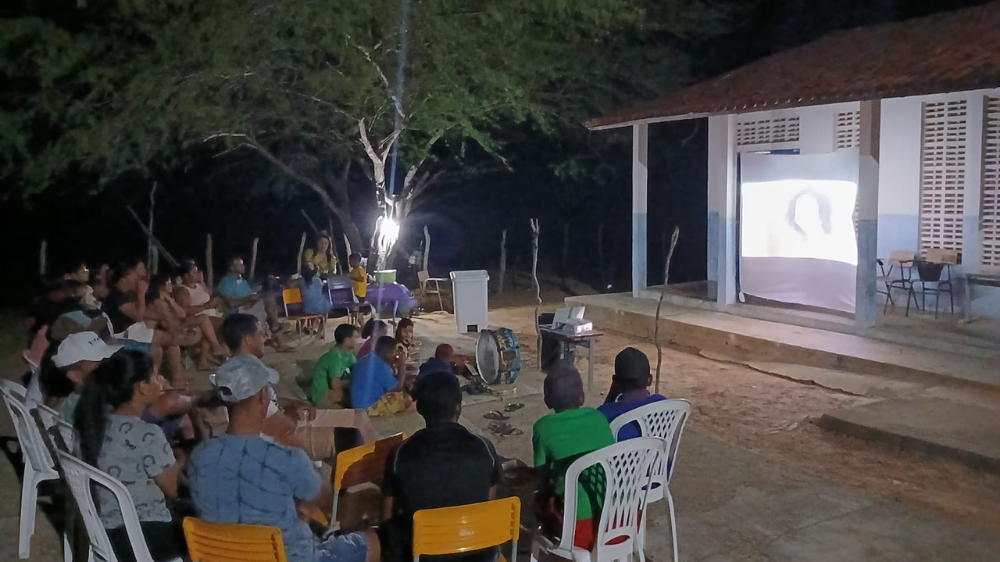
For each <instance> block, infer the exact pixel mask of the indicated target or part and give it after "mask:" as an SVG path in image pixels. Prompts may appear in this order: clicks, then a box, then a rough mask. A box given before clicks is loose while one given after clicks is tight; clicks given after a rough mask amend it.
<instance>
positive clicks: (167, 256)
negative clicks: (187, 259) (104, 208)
mask: <svg viewBox="0 0 1000 562" xmlns="http://www.w3.org/2000/svg"><path fill="white" fill-rule="evenodd" d="M125 208H126V209H128V212H129V214H131V215H132V218H133V219H135V222H136V224H138V225H139V228H141V229H142V232H143V233H144V234H145V235H146V236H147V237H148V238H149V239H150V240H152V241H153V243H154V244H156V247H158V248H159V249H160V252H161V253H162V254H163V259H165V260H167V263H169V264H170V267H180V265H181V264H180V262H179V261H177V260H176V259H174V256H172V255H170V252H168V251H167V249H166V248H164V247H163V244H161V243H160V241H159V240H157V239H156V237H155V236H153V233H152V232H150V231H149V229H148V228H146V225H145V224H144V223H143V222H142V219H140V218H139V215H137V214H136V212H135V211H134V210H133V209H132V206H131V205H126V206H125Z"/></svg>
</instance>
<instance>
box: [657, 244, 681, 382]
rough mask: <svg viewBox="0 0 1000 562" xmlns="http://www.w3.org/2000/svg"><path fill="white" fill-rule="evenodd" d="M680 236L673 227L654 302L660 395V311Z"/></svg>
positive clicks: (661, 348)
mask: <svg viewBox="0 0 1000 562" xmlns="http://www.w3.org/2000/svg"><path fill="white" fill-rule="evenodd" d="M680 235H681V229H680V227H677V226H675V227H674V234H673V235H672V236H671V237H670V250H669V251H668V252H667V263H666V265H664V266H663V286H662V287H660V299H659V300H658V301H657V302H656V323H655V324H653V343H654V344H655V345H656V386H655V390H656V393H657V394H659V393H660V365H662V364H663V345H662V344H660V309H661V308H662V307H663V296H664V295H665V294H666V293H667V282H668V281H669V280H670V260H671V259H673V257H674V248H676V247H677V238H678V237H679V236H680Z"/></svg>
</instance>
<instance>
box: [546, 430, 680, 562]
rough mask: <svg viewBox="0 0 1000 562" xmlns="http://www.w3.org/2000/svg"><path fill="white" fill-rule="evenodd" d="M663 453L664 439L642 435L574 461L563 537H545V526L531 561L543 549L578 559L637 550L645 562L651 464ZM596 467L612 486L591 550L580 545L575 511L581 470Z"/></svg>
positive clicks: (584, 561)
mask: <svg viewBox="0 0 1000 562" xmlns="http://www.w3.org/2000/svg"><path fill="white" fill-rule="evenodd" d="M663 454H665V447H664V443H663V440H662V439H657V438H654V437H639V438H636V439H629V440H628V441H623V442H621V443H615V444H614V445H610V446H608V447H605V448H603V449H600V450H598V451H594V452H592V453H587V454H586V455H583V456H582V457H580V458H578V459H577V460H575V461H574V462H573V464H571V465H570V466H569V469H567V471H566V479H565V482H566V488H565V490H566V495H565V497H564V499H563V513H565V514H566V516H565V517H563V528H562V533H561V538H554V537H548V536H545V535H544V534H543V533H542V532H541V530H539V531H538V532H536V533H535V536H534V539H533V540H532V543H531V562H538V559H539V554H541V553H543V552H544V553H546V554H549V555H552V556H555V557H558V558H563V559H565V560H572V561H573V562H604V561H611V560H631V557H632V555H633V554H638V556H639V560H640V562H645V560H646V558H645V554H644V553H643V552H642V550H639V549H638V548H637V546H638V545H639V544H645V537H643V536H641V535H642V534H643V533H644V532H645V526H644V525H642V524H640V518H641V515H642V511H643V509H644V508H645V506H646V495H647V493H648V492H649V489H650V482H651V481H652V479H651V478H652V467H653V466H654V464H655V463H657V462H659V459H660V456H661V455H663ZM592 466H600V467H602V468H603V470H604V474H605V476H606V479H607V484H606V485H605V488H604V506H603V508H602V509H601V516H600V523H599V525H598V527H597V533H596V536H595V543H594V548H593V550H592V551H586V550H584V549H582V548H579V547H577V546H576V545H575V541H576V516H575V514H576V506H577V502H578V501H579V498H577V494H578V493H579V481H580V476H581V473H583V472H584V471H585V470H587V469H588V468H590V467H592Z"/></svg>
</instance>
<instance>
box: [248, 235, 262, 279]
mask: <svg viewBox="0 0 1000 562" xmlns="http://www.w3.org/2000/svg"><path fill="white" fill-rule="evenodd" d="M258 242H260V238H254V239H253V247H252V248H251V249H250V277H249V279H250V281H251V282H253V274H254V272H255V271H257V243H258Z"/></svg>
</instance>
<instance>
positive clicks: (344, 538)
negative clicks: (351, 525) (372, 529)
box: [316, 533, 368, 562]
mask: <svg viewBox="0 0 1000 562" xmlns="http://www.w3.org/2000/svg"><path fill="white" fill-rule="evenodd" d="M367 557H368V543H367V542H366V540H365V535H364V534H362V533H348V534H346V535H340V536H335V535H333V534H332V533H331V534H330V535H328V536H327V537H326V538H324V539H323V540H321V541H320V542H319V544H317V545H316V558H317V562H365V559H366V558H367Z"/></svg>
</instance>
